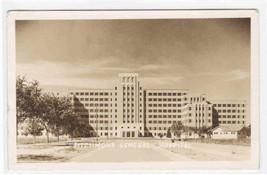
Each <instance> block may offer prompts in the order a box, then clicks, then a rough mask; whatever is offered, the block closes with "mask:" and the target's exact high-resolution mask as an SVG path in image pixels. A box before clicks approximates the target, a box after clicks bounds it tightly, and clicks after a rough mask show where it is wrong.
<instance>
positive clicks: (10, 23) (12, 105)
mask: <svg viewBox="0 0 267 175" xmlns="http://www.w3.org/2000/svg"><path fill="white" fill-rule="evenodd" d="M246 17H250V18H251V125H252V136H251V137H252V140H251V161H242V162H237V161H224V162H221V161H218V162H211V161H207V162H200V161H190V162H171V163H166V162H157V163H156V162H153V163H151V162H140V163H86V164H84V163H34V164H32V163H19V164H17V163H16V127H15V124H16V117H15V116H16V94H15V90H16V89H15V84H16V82H15V81H16V78H15V77H16V53H15V50H16V47H15V20H79V19H159V18H161V19H162V18H180V19H181V18H246ZM7 27H8V28H7V50H8V51H7V54H8V61H7V62H8V102H7V103H8V157H9V168H10V170H11V171H118V170H120V171H122V170H124V171H129V170H138V171H156V170H165V171H166V170H167V171H172V172H173V171H177V170H179V171H180V170H251V169H258V168H259V140H260V133H259V45H258V43H259V41H258V31H259V28H258V13H257V11H256V10H212V11H208V10H201V11H199V10H193V11H190V10H187V11H178V10H177V11H175V10H167V11H28V12H26V11H20V12H19V11H13V12H9V13H8V15H7ZM48 167H49V168H48Z"/></svg>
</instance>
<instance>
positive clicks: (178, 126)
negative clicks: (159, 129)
mask: <svg viewBox="0 0 267 175" xmlns="http://www.w3.org/2000/svg"><path fill="white" fill-rule="evenodd" d="M171 131H172V132H173V133H174V135H175V136H178V137H180V136H181V134H182V133H183V132H185V127H184V125H183V124H182V122H180V121H178V122H176V123H173V124H172V126H171Z"/></svg>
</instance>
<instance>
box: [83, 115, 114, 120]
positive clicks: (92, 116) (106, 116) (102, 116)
mask: <svg viewBox="0 0 267 175" xmlns="http://www.w3.org/2000/svg"><path fill="white" fill-rule="evenodd" d="M87 116H88V115H87ZM96 117H98V118H108V117H109V116H108V115H97V116H96V115H90V118H92V119H95V118H96ZM110 118H112V115H111V116H110ZM115 118H117V115H115Z"/></svg>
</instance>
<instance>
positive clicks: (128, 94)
mask: <svg viewBox="0 0 267 175" xmlns="http://www.w3.org/2000/svg"><path fill="white" fill-rule="evenodd" d="M126 94H127V96H130V95H132V96H134V93H133V92H132V93H125V92H123V95H124V96H125V95H126ZM115 95H117V93H115ZM140 95H142V92H140Z"/></svg>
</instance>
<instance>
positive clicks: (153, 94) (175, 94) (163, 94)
mask: <svg viewBox="0 0 267 175" xmlns="http://www.w3.org/2000/svg"><path fill="white" fill-rule="evenodd" d="M148 95H149V96H181V95H187V94H186V93H160V92H159V93H156V92H154V93H151V92H150V93H148Z"/></svg>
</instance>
